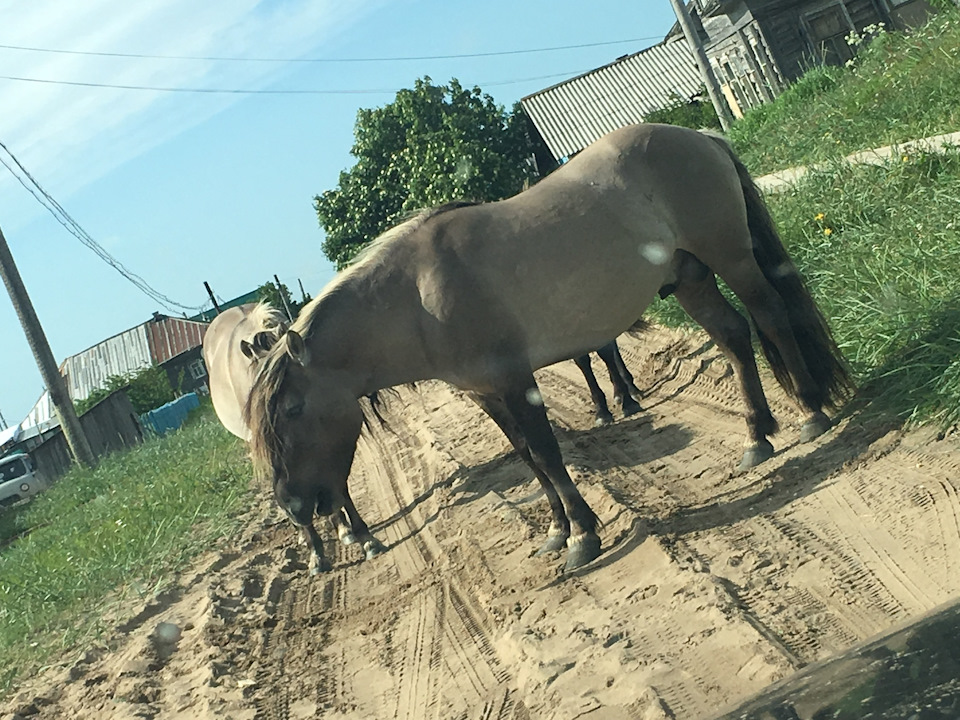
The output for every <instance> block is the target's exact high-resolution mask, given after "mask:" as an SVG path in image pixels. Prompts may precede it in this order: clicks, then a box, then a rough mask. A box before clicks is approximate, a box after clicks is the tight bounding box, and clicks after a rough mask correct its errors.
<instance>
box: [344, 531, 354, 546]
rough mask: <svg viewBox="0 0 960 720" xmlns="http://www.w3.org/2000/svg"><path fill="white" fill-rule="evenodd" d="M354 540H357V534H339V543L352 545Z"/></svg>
mask: <svg viewBox="0 0 960 720" xmlns="http://www.w3.org/2000/svg"><path fill="white" fill-rule="evenodd" d="M356 542H357V536H356V535H354V534H353V533H352V532H345V533H343V535H341V536H340V544H341V545H353V544H354V543H356Z"/></svg>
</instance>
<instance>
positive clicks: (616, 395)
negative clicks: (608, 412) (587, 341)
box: [597, 340, 643, 417]
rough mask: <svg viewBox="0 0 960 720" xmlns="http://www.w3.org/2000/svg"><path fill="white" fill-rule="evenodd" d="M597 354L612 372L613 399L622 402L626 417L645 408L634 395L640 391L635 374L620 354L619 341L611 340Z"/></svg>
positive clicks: (608, 370) (621, 406) (621, 405)
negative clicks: (635, 383)
mask: <svg viewBox="0 0 960 720" xmlns="http://www.w3.org/2000/svg"><path fill="white" fill-rule="evenodd" d="M597 355H599V356H600V359H601V360H603V362H604V364H605V365H606V366H607V372H609V373H610V382H612V383H613V399H614V400H616V401H617V402H619V403H620V409H621V410H623V414H624V416H625V417H629V416H631V415H636V414H637V413H638V412H640V411H641V410H642V409H643V408H641V407H640V403H638V402H637V401H636V400H635V399H634V397H633V394H634V392H636V393H637V395H639V394H640V391H639V390H637V387H636V386H635V385H634V384H633V376H632V375H631V374H630V372H629V371H628V370H627V366H626V365H624V364H623V358H622V357H621V356H620V348H618V347H617V341H616V340H611V341H610V342H608V343H607V344H606V345H604V346H603V347H602V348H600V349H599V350H597Z"/></svg>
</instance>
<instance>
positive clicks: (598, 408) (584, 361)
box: [573, 354, 613, 426]
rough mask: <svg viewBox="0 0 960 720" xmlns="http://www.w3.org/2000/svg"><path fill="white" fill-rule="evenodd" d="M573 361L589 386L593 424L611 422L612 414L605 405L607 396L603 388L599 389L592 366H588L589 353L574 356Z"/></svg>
mask: <svg viewBox="0 0 960 720" xmlns="http://www.w3.org/2000/svg"><path fill="white" fill-rule="evenodd" d="M573 361H574V362H575V363H576V364H577V367H578V368H580V372H582V373H583V379H584V380H586V381H587V387H588V388H590V397H591V398H592V399H593V407H594V414H595V415H596V417H597V419H596V421H594V425H597V426H599V425H609V424H610V423H612V422H613V414H612V413H611V412H610V408H609V407H608V406H607V398H606V397H605V396H604V394H603V390H601V389H600V385H599V383H597V376H596V375H594V374H593V368H592V367H590V355H589V354H587V355H581V356H580V357H575V358H574V359H573ZM612 377H613V374H612V373H611V378H612Z"/></svg>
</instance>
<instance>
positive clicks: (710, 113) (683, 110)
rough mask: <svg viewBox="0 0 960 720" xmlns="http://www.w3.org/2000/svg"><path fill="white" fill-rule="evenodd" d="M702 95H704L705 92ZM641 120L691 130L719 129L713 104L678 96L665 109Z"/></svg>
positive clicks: (718, 119)
mask: <svg viewBox="0 0 960 720" xmlns="http://www.w3.org/2000/svg"><path fill="white" fill-rule="evenodd" d="M703 93H704V94H705V93H706V90H704V91H703ZM643 120H644V122H652V123H666V124H667V125H682V126H683V127H688V128H692V129H693V130H702V129H703V128H710V129H713V130H720V129H721V125H720V118H718V117H717V111H716V110H714V109H713V103H711V102H710V101H709V100H702V99H694V100H687V99H685V98H682V97H679V96H674V99H673V101H672V102H671V103H670V104H669V105H668V106H667V107H665V108H662V109H660V110H655V111H654V112H652V113H650V114H649V115H647V116H646V117H644V119H643Z"/></svg>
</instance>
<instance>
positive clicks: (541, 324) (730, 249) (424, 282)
mask: <svg viewBox="0 0 960 720" xmlns="http://www.w3.org/2000/svg"><path fill="white" fill-rule="evenodd" d="M717 276H719V277H721V278H723V280H724V281H725V282H726V284H727V286H728V287H729V288H730V289H731V290H732V291H733V292H734V294H736V295H737V296H738V297H739V298H740V300H741V301H742V302H743V304H744V306H745V307H746V309H747V311H748V312H749V313H750V315H751V316H752V317H753V319H754V324H755V326H756V328H757V332H758V335H759V337H760V344H761V347H762V349H763V352H764V354H765V355H766V357H767V360H768V362H769V363H770V366H771V368H772V369H773V373H774V377H775V378H776V379H777V381H778V382H779V383H780V384H781V385H782V386H783V388H784V389H785V391H786V392H787V393H788V394H789V395H790V396H791V397H792V398H793V399H794V400H795V401H796V402H797V404H798V405H799V407H800V409H801V411H802V413H803V416H804V421H803V425H802V430H801V439H802V440H808V439H811V438H813V437H816V436H817V435H819V434H821V433H823V432H825V431H826V430H827V429H828V428H829V427H830V420H829V418H828V417H827V415H826V414H825V412H824V410H827V409H832V408H835V407H837V406H838V404H839V403H840V402H842V401H843V400H844V399H845V398H846V397H847V396H848V395H849V393H850V392H851V391H852V382H851V380H850V377H849V375H848V372H847V370H846V366H845V363H844V361H843V359H842V357H841V355H840V352H839V350H838V348H837V346H836V343H835V342H834V340H833V338H832V336H831V334H830V331H829V328H828V326H827V324H826V321H825V320H824V318H823V316H822V315H821V313H820V311H819V309H818V308H817V306H816V304H815V302H814V300H813V298H812V297H811V295H810V293H809V292H808V291H807V289H806V287H805V285H804V283H803V281H802V279H801V278H800V275H799V273H798V272H797V270H796V268H795V267H794V265H793V263H792V261H791V260H790V258H789V256H788V255H787V253H786V251H785V249H784V248H783V245H782V243H781V241H780V239H779V236H778V234H777V232H776V228H775V226H774V224H773V222H772V220H771V218H770V215H769V212H768V211H767V208H766V205H765V204H764V202H763V199H762V198H761V196H760V194H759V191H758V190H757V188H756V185H755V184H754V182H753V179H752V178H751V177H750V174H749V172H748V171H747V170H746V168H745V167H744V166H743V164H742V163H741V162H740V161H739V159H737V157H736V155H735V154H734V152H733V150H732V149H731V148H730V146H729V145H728V144H727V143H726V142H725V141H724V140H723V139H722V138H721V137H719V136H715V135H710V134H706V133H701V132H697V131H694V130H689V129H686V128H680V127H673V126H668V125H657V124H649V123H645V124H641V125H633V126H628V127H624V128H621V129H619V130H616V131H614V132H612V133H610V134H608V135H606V136H604V137H603V138H601V139H600V140H598V141H597V142H596V143H594V144H593V145H591V146H590V147H588V148H587V149H585V150H583V151H582V152H581V153H579V154H578V155H577V156H576V157H574V158H573V159H572V160H571V161H570V162H568V163H566V164H565V165H563V166H562V167H561V168H559V169H558V170H556V171H555V172H553V173H551V174H550V175H548V176H547V177H546V178H544V179H543V180H541V181H540V182H539V183H537V184H536V185H534V186H532V187H531V188H529V189H528V190H525V191H524V192H522V193H520V194H519V195H516V196H514V197H512V198H508V199H506V200H501V201H498V202H493V203H487V204H482V205H468V206H464V205H462V204H454V205H448V206H441V207H439V208H436V209H434V210H432V211H428V212H425V213H422V214H421V215H419V216H417V217H416V218H414V219H412V220H408V221H406V222H404V223H402V224H400V225H398V226H397V227H395V228H393V229H392V230H389V231H387V232H386V233H385V234H384V235H382V236H381V237H380V238H379V239H378V240H377V241H375V242H374V243H373V244H372V245H371V246H370V247H369V248H368V249H367V251H366V252H365V253H364V254H363V255H362V257H361V259H359V260H358V261H357V262H356V263H355V264H354V265H352V266H351V267H350V268H348V269H347V270H345V271H344V272H342V273H341V274H340V275H338V276H337V277H336V278H335V279H334V280H333V281H332V282H331V283H330V284H328V285H327V287H326V288H325V289H324V290H323V292H322V293H321V294H320V295H319V296H318V297H317V298H316V299H314V300H313V301H312V302H311V303H309V304H308V305H307V306H306V308H305V309H304V310H303V311H301V314H300V316H299V317H298V319H297V320H296V321H295V322H294V323H293V325H292V326H291V328H290V329H289V330H288V331H287V332H286V333H285V334H284V335H283V336H282V337H281V339H280V340H279V341H278V342H276V343H275V344H274V345H273V347H272V348H271V349H270V350H269V351H268V352H267V353H266V354H265V355H264V357H263V358H262V359H261V360H260V368H259V371H258V373H257V376H256V379H255V381H254V385H253V387H252V389H251V391H250V396H249V401H248V403H247V406H246V408H245V410H244V420H245V423H246V425H247V426H248V427H249V428H250V431H251V454H252V456H253V459H254V463H255V466H256V468H257V470H258V472H260V473H261V474H263V475H267V476H270V477H271V478H272V480H273V482H274V485H275V487H276V488H277V492H276V497H277V499H278V501H279V502H280V503H281V504H282V505H283V506H284V508H285V509H286V510H287V512H288V514H289V515H290V516H291V517H292V518H293V519H294V521H295V522H297V523H298V524H300V525H301V526H305V525H308V524H309V523H310V522H312V518H313V515H314V511H315V510H317V511H319V512H320V513H321V514H324V513H329V512H332V511H333V509H335V508H336V507H339V503H340V500H341V498H342V493H343V490H344V489H345V487H346V477H347V475H348V473H349V472H350V466H351V463H352V461H353V455H354V452H355V449H356V444H357V440H358V438H359V435H360V431H361V428H362V425H363V420H364V414H363V411H362V409H361V407H360V404H359V402H358V400H359V398H362V397H364V396H368V395H369V394H371V393H374V392H376V391H377V390H379V389H381V388H387V387H392V386H395V385H400V384H404V383H409V382H414V381H418V380H425V379H431V378H436V379H440V380H444V381H446V382H448V383H450V384H452V385H454V386H455V387H458V388H460V389H462V390H464V391H465V392H467V393H468V394H470V396H471V397H473V398H474V400H475V401H476V402H477V403H478V404H479V405H480V407H482V408H483V409H484V410H485V411H486V412H487V414H488V415H489V416H490V417H491V418H492V419H493V420H494V421H495V422H496V423H497V425H498V426H499V427H500V428H501V429H502V430H503V432H504V434H505V435H506V436H507V437H508V438H509V440H510V442H511V443H512V444H513V446H514V447H515V449H516V450H517V452H518V453H519V455H520V456H521V458H522V459H523V460H524V461H525V462H526V463H527V464H528V465H529V466H530V468H531V469H532V471H533V472H534V474H535V475H536V476H537V479H538V480H539V481H540V484H541V486H542V487H543V490H544V493H545V494H546V496H547V500H548V502H549V503H550V507H551V512H552V515H553V519H552V522H551V525H550V528H549V530H548V533H547V539H546V542H545V543H544V544H543V546H542V547H541V550H540V552H541V553H543V552H551V551H556V550H560V549H562V548H563V547H566V548H567V560H566V568H567V569H573V568H577V567H580V566H582V565H584V564H586V563H588V562H590V561H591V560H593V559H594V558H596V557H598V556H599V555H600V552H601V542H600V537H599V535H598V534H597V527H598V518H597V516H596V514H595V513H594V512H593V510H592V509H591V508H590V506H589V505H588V504H587V503H586V501H585V500H584V499H583V497H582V496H581V494H580V493H579V491H578V490H577V488H576V486H575V485H574V483H573V481H572V480H571V479H570V476H569V474H568V472H567V470H566V467H565V466H564V462H563V458H562V456H561V453H560V448H559V445H558V443H557V440H556V437H555V436H554V434H553V431H552V429H551V427H550V423H549V421H548V420H547V416H546V412H545V410H544V407H543V401H542V397H541V395H540V392H539V388H538V387H537V384H536V381H535V379H534V376H533V372H534V370H536V369H538V368H541V367H544V366H546V365H550V364H553V363H555V362H559V361H561V360H565V359H570V358H574V357H577V356H579V355H582V354H583V353H584V352H587V351H589V350H592V349H593V348H597V347H600V346H602V345H604V344H605V343H607V342H609V339H610V338H615V337H617V336H618V335H619V334H620V333H622V332H624V331H625V330H627V329H628V328H630V327H631V326H632V325H633V324H634V323H635V321H636V320H637V319H638V318H640V317H641V316H642V315H643V312H644V310H645V309H646V307H647V306H648V305H649V304H650V303H651V302H652V301H653V299H654V298H655V297H656V296H657V295H658V294H659V295H660V296H661V297H663V296H666V295H669V294H671V293H672V294H675V295H676V297H677V299H678V300H679V302H680V304H681V306H682V307H683V308H684V309H685V311H686V312H687V313H688V314H689V315H690V316H691V317H692V318H693V319H695V320H696V321H697V322H699V323H700V324H701V325H702V326H703V328H704V329H705V330H706V331H707V333H708V334H709V335H710V336H711V338H712V339H713V340H714V341H715V342H716V343H717V345H718V347H720V348H721V350H722V351H723V352H724V353H725V354H726V355H727V357H728V359H729V360H730V362H731V364H732V365H733V367H734V370H735V372H736V374H737V377H738V379H739V381H740V387H741V391H742V394H743V396H744V400H745V402H746V405H747V412H746V416H745V419H746V424H747V443H746V451H745V452H744V455H743V458H742V460H741V467H752V466H753V465H756V464H758V463H760V462H763V461H764V460H766V459H767V458H769V457H770V456H772V455H773V446H772V444H771V443H770V441H769V440H768V437H769V436H771V435H773V434H774V433H775V432H776V430H777V422H776V420H775V419H774V417H773V415H772V413H771V412H770V409H769V405H768V403H767V400H766V397H765V395H764V393H763V387H762V384H761V382H760V375H759V372H758V370H757V364H756V358H755V357H754V351H753V345H752V342H751V334H750V325H749V323H748V322H747V319H746V318H744V317H743V316H742V315H741V314H740V313H739V312H738V311H737V310H736V309H735V308H734V307H733V306H732V305H730V303H729V302H728V301H727V300H726V299H725V298H724V297H723V295H722V294H721V293H720V291H719V289H718V287H717V282H716V277H717Z"/></svg>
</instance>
